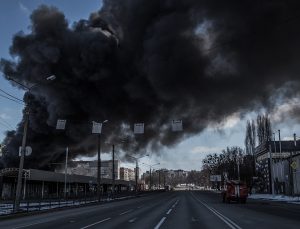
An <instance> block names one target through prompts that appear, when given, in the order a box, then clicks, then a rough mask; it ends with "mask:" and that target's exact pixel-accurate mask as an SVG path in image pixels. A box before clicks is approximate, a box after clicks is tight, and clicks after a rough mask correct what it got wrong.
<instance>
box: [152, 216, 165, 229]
mask: <svg viewBox="0 0 300 229" xmlns="http://www.w3.org/2000/svg"><path fill="white" fill-rule="evenodd" d="M166 218H167V217H163V218H162V219H161V220H160V221H159V222H158V224H157V225H156V226H155V227H154V229H159V228H160V226H161V225H162V224H163V223H164V221H165V220H166Z"/></svg>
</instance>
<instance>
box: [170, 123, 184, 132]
mask: <svg viewBox="0 0 300 229" xmlns="http://www.w3.org/2000/svg"><path fill="white" fill-rule="evenodd" d="M182 129H183V128H182V120H173V121H172V131H174V132H178V131H182Z"/></svg>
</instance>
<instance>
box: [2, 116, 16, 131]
mask: <svg viewBox="0 0 300 229" xmlns="http://www.w3.org/2000/svg"><path fill="white" fill-rule="evenodd" d="M0 119H1V120H0V121H1V122H3V123H5V124H6V125H8V126H9V127H10V128H12V129H14V128H13V126H12V125H10V123H9V122H7V121H6V120H5V119H4V118H2V117H1V116H0Z"/></svg>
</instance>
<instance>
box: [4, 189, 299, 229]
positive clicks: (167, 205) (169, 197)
mask: <svg viewBox="0 0 300 229" xmlns="http://www.w3.org/2000/svg"><path fill="white" fill-rule="evenodd" d="M0 228H1V229H5V228H36V229H41V228H49V229H50V228H51V229H53V228H54V229H59V228H64V229H65V228H66V229H67V228H71V229H77V228H78V229H80V228H81V229H85V228H103V229H105V228H122V229H123V228H124V229H125V228H138V229H144V228H145V229H147V228H152V229H153V228H154V229H158V228H162V229H163V228H171V229H173V228H174V229H176V228H182V229H186V228H214V229H215V228H231V229H241V228H251V229H253V228H264V229H265V228H272V229H275V228H280V229H282V228H300V205H294V204H286V203H278V202H266V201H264V202H263V201H258V200H249V201H248V202H247V203H246V204H238V203H231V204H224V203H222V202H221V197H220V194H215V193H210V192H203V191H174V192H165V193H157V194H152V195H148V196H144V197H139V198H134V199H128V200H124V201H119V202H112V203H107V204H102V205H94V206H86V207H79V208H73V209H66V210H59V211H55V212H48V213H43V214H39V215H31V216H26V217H21V218H16V219H8V220H1V221H0Z"/></svg>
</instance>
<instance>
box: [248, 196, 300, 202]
mask: <svg viewBox="0 0 300 229" xmlns="http://www.w3.org/2000/svg"><path fill="white" fill-rule="evenodd" d="M248 198H249V199H257V200H269V201H281V202H287V203H291V204H300V197H299V196H285V195H272V194H252V195H249V196H248Z"/></svg>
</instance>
